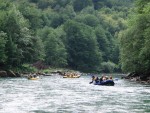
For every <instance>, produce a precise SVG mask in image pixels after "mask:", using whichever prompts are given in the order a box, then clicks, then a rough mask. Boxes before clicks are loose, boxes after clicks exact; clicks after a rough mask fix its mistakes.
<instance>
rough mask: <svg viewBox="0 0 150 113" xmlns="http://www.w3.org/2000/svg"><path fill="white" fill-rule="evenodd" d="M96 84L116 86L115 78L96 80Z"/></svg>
mask: <svg viewBox="0 0 150 113" xmlns="http://www.w3.org/2000/svg"><path fill="white" fill-rule="evenodd" d="M94 85H104V86H114V85H115V83H114V81H113V80H105V81H102V82H97V83H96V82H95V83H94Z"/></svg>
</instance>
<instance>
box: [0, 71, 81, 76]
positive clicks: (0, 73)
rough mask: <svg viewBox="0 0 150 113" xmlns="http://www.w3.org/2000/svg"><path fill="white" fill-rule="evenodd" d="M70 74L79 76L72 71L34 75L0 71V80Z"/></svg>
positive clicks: (35, 73) (37, 73)
mask: <svg viewBox="0 0 150 113" xmlns="http://www.w3.org/2000/svg"><path fill="white" fill-rule="evenodd" d="M71 74H81V73H79V72H75V71H74V72H72V71H64V70H63V71H62V70H61V71H60V70H55V71H51V72H49V73H44V72H34V73H24V72H22V73H17V72H14V71H12V70H9V71H3V70H1V71H0V78H7V77H27V76H29V75H37V76H52V75H61V76H65V75H71Z"/></svg>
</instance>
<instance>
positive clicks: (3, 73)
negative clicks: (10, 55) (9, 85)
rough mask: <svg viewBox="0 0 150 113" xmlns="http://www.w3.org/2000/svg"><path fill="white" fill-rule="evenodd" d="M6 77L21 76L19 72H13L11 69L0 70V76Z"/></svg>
mask: <svg viewBox="0 0 150 113" xmlns="http://www.w3.org/2000/svg"><path fill="white" fill-rule="evenodd" d="M2 77H3V78H6V77H21V74H20V73H16V72H13V71H12V70H8V71H0V78H2Z"/></svg>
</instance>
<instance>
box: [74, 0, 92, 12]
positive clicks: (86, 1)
mask: <svg viewBox="0 0 150 113" xmlns="http://www.w3.org/2000/svg"><path fill="white" fill-rule="evenodd" d="M92 5H93V4H92V0H82V1H81V0H75V1H74V2H73V7H74V10H75V11H81V10H82V9H83V8H85V7H87V6H92Z"/></svg>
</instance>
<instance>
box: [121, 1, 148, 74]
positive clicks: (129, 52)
mask: <svg viewBox="0 0 150 113" xmlns="http://www.w3.org/2000/svg"><path fill="white" fill-rule="evenodd" d="M129 17H130V18H129V20H128V28H127V29H126V30H124V31H122V32H121V33H120V34H119V35H120V36H119V37H120V42H121V46H120V47H121V63H122V69H123V71H126V72H136V73H138V74H143V75H150V1H149V0H137V1H136V7H135V8H134V10H133V13H132V15H130V16H129Z"/></svg>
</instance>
